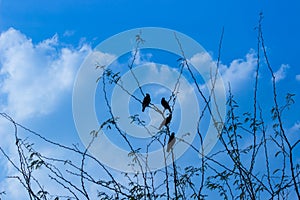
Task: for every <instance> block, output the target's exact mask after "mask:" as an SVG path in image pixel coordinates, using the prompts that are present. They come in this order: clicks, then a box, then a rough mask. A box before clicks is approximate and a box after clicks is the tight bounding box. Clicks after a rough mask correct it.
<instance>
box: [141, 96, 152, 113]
mask: <svg viewBox="0 0 300 200" xmlns="http://www.w3.org/2000/svg"><path fill="white" fill-rule="evenodd" d="M150 102H151V98H150V94H148V93H146V96H145V97H144V100H143V103H142V112H144V111H145V108H146V107H147V106H149V104H150Z"/></svg>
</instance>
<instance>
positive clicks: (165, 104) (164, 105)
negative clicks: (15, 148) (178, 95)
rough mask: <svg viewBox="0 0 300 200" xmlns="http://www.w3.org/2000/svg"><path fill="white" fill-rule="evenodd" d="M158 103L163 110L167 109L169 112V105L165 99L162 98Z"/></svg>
mask: <svg viewBox="0 0 300 200" xmlns="http://www.w3.org/2000/svg"><path fill="white" fill-rule="evenodd" d="M160 103H161V105H162V106H163V107H164V109H167V110H169V111H170V112H171V108H170V105H169V103H168V102H167V101H166V99H165V98H164V97H163V98H162V99H161V102H160Z"/></svg>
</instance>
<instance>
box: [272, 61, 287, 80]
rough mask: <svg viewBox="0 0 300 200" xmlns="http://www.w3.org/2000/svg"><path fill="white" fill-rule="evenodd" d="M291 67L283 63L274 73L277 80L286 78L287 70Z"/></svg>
mask: <svg viewBox="0 0 300 200" xmlns="http://www.w3.org/2000/svg"><path fill="white" fill-rule="evenodd" d="M289 68H290V66H289V65H287V64H282V65H281V66H280V68H279V69H278V70H277V71H276V72H275V73H274V76H275V82H279V81H281V80H283V79H285V77H286V74H287V70H288V69H289Z"/></svg>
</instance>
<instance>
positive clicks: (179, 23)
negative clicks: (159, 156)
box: [0, 0, 300, 199]
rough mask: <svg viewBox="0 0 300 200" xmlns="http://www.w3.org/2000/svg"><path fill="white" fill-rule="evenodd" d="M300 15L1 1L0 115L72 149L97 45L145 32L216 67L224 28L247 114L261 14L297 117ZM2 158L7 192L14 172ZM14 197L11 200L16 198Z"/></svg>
mask: <svg viewBox="0 0 300 200" xmlns="http://www.w3.org/2000/svg"><path fill="white" fill-rule="evenodd" d="M299 9H300V2H298V1H296V0H293V1H279V0H276V1H271V2H270V1H265V0H264V1H258V0H255V1H248V0H247V1H238V0H235V1H216V0H213V1H196V0H187V1H177V0H176V1H171V0H164V1H159V2H153V1H150V0H147V1H146V0H145V1H136V0H133V1H123V0H116V1H110V0H101V1H96V0H88V1H83V0H82V1H79V0H75V1H74V0H73V1H71V0H65V1H58V0H54V1H34V0H28V1H26V3H25V2H24V1H21V0H0V34H1V35H0V67H1V71H0V109H1V112H7V113H8V114H10V115H11V116H13V117H14V118H15V119H16V120H17V121H19V122H20V123H23V124H25V125H26V126H28V127H30V128H31V129H33V130H36V131H38V132H40V133H43V134H45V135H46V136H47V137H49V138H50V139H53V140H58V141H61V142H65V143H67V144H69V145H71V144H72V143H80V139H79V137H78V135H77V133H76V128H75V125H74V121H73V114H72V90H73V83H74V80H75V77H76V73H77V70H78V69H79V67H80V65H81V63H82V62H83V60H84V58H85V57H86V56H87V55H88V54H89V53H91V51H92V49H93V48H95V47H96V46H97V45H98V44H99V43H100V42H102V41H104V40H105V39H107V38H109V37H111V36H113V35H115V34H118V33H120V32H123V31H126V30H129V29H134V28H140V27H162V28H168V29H173V30H176V31H178V32H181V33H184V34H186V35H188V36H189V37H191V38H193V39H194V40H196V41H197V42H198V43H200V44H201V45H202V46H203V47H204V48H205V49H206V51H207V52H208V53H209V54H210V55H211V57H212V59H213V60H216V59H217V56H218V43H219V39H220V35H221V32H222V28H223V27H224V38H223V44H222V54H221V63H222V66H221V69H222V72H221V73H222V75H223V76H224V80H226V81H232V82H233V89H234V91H235V92H236V96H237V98H238V99H239V100H240V102H241V105H243V106H244V107H245V110H246V111H249V110H247V109H249V102H248V95H250V94H252V87H253V84H252V83H250V80H251V77H252V74H253V70H254V69H255V68H254V67H255V64H256V61H255V52H256V50H257V32H256V30H255V29H254V28H255V27H256V26H257V22H258V18H259V13H260V12H263V14H264V20H263V33H264V38H265V43H266V46H267V50H268V54H269V59H270V62H271V65H272V67H273V70H274V71H275V72H276V73H277V77H280V78H278V81H277V83H278V90H279V93H280V94H282V96H281V97H280V98H281V102H283V100H284V96H285V94H286V93H287V92H290V93H295V94H296V96H295V101H296V104H295V105H294V107H293V109H294V110H300V106H299V103H298V102H300V90H299V88H300V67H299V66H300V61H299V59H298V57H299V55H298V54H299V50H298V48H299V46H300V40H299V35H300V21H299V17H300V16H299ZM262 71H263V73H262V76H261V77H260V78H261V80H262V82H263V83H265V84H266V85H267V86H266V87H265V88H262V90H260V91H259V93H260V94H262V100H261V102H262V104H264V103H266V102H268V101H267V97H268V96H267V94H268V91H265V90H268V87H269V86H270V84H271V80H270V77H269V75H268V74H267V70H265V71H264V69H262ZM237 77H238V78H237ZM41 83H43V84H41ZM245 88H248V89H245ZM249 88H250V89H249ZM264 98H266V99H264ZM288 114H289V116H288V117H287V119H286V124H285V125H286V128H287V129H288V130H291V131H295V132H296V131H297V130H298V131H299V127H300V114H299V112H290V113H288ZM0 124H1V125H2V128H0V136H1V137H4V138H7V139H4V140H3V141H0V145H3V147H4V148H5V149H7V150H8V152H9V151H10V150H11V149H12V148H13V145H12V144H14V143H13V142H12V143H10V142H11V140H10V139H9V137H6V135H5V134H7V132H9V130H11V129H10V128H9V127H7V124H5V123H4V122H1V121H0ZM0 158H1V162H0V164H2V166H3V167H1V168H3V170H0V188H3V187H4V186H3V185H5V184H6V183H7V182H6V179H5V178H4V177H5V175H6V173H7V172H10V169H9V167H7V164H6V162H5V161H4V160H3V159H2V157H0ZM1 168H0V169H1ZM1 184H2V186H1ZM4 188H5V187H4ZM8 188H9V187H8ZM8 190H9V189H8ZM0 192H1V190H0ZM9 195H10V194H8V195H7V197H8V198H7V199H14V198H17V197H16V196H11V198H9V197H10V196H9ZM18 195H19V194H18ZM20 195H21V194H20Z"/></svg>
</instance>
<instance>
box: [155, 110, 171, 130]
mask: <svg viewBox="0 0 300 200" xmlns="http://www.w3.org/2000/svg"><path fill="white" fill-rule="evenodd" d="M171 119H172V114H171V113H170V114H169V116H168V117H166V118H165V119H164V120H163V121H162V122H161V124H160V126H159V128H158V129H159V130H160V129H161V128H162V127H163V126H168V124H169V123H170V122H171Z"/></svg>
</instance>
